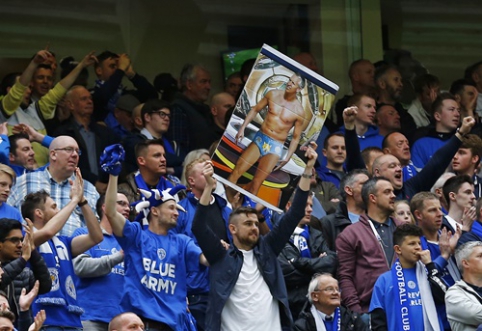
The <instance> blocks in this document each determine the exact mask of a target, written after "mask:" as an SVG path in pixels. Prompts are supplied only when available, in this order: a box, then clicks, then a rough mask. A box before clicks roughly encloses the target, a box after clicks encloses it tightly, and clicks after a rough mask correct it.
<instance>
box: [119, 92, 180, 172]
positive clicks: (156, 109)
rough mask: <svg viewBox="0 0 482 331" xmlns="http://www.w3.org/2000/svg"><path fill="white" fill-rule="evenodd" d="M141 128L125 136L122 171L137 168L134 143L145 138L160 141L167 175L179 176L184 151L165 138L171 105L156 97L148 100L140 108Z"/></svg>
mask: <svg viewBox="0 0 482 331" xmlns="http://www.w3.org/2000/svg"><path fill="white" fill-rule="evenodd" d="M141 116H142V129H141V131H140V133H138V134H131V135H129V136H127V137H126V138H125V139H124V140H123V142H122V144H123V146H124V149H125V151H126V161H125V162H124V168H125V169H124V171H125V172H127V173H130V172H133V171H136V170H137V164H136V157H135V148H136V145H137V144H138V143H140V142H142V141H144V140H146V139H158V140H161V141H162V145H163V146H164V150H165V158H166V162H167V169H166V170H167V175H172V176H175V177H180V176H181V174H182V163H183V160H184V156H185V154H184V151H183V150H182V148H181V146H180V145H179V144H178V143H177V142H174V141H171V140H170V139H168V138H167V136H166V133H167V131H168V129H169V126H170V123H171V117H172V113H171V107H170V106H169V104H167V103H166V102H165V101H161V100H158V99H150V100H148V101H147V102H146V103H145V104H144V106H143V107H142V110H141Z"/></svg>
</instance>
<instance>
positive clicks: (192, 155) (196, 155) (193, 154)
mask: <svg viewBox="0 0 482 331" xmlns="http://www.w3.org/2000/svg"><path fill="white" fill-rule="evenodd" d="M203 155H207V156H208V157H209V158H210V159H211V157H210V156H209V151H208V150H207V149H204V148H202V149H195V150H193V151H190V152H189V153H188V154H187V155H186V157H185V158H184V162H183V166H184V168H183V169H182V175H181V183H182V185H186V186H188V183H187V177H186V168H187V166H188V165H189V164H190V163H191V162H192V161H194V160H197V159H200V158H201V156H203Z"/></svg>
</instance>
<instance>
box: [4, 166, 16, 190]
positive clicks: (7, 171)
mask: <svg viewBox="0 0 482 331" xmlns="http://www.w3.org/2000/svg"><path fill="white" fill-rule="evenodd" d="M0 172H3V173H4V174H7V175H9V176H10V178H11V179H12V185H13V184H15V180H16V179H17V174H16V173H15V171H14V170H13V169H12V168H10V167H9V166H8V165H5V164H3V163H0Z"/></svg>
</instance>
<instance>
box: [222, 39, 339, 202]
mask: <svg viewBox="0 0 482 331" xmlns="http://www.w3.org/2000/svg"><path fill="white" fill-rule="evenodd" d="M337 91H338V86H337V85H335V84H333V83H332V82H330V81H329V80H327V79H325V78H323V77H322V76H320V75H319V74H317V73H315V72H313V71H311V70H310V69H308V68H306V67H304V66H302V65H300V64H298V63H297V62H295V61H294V60H292V59H290V58H289V57H287V56H285V55H284V54H282V53H280V52H278V51H276V50H275V49H273V48H271V47H270V46H267V45H264V46H263V48H262V49H261V51H260V53H259V55H258V57H257V59H256V62H255V64H254V67H253V69H252V71H251V74H250V76H249V78H248V80H247V82H246V85H245V87H244V91H243V93H242V94H241V97H240V98H239V100H238V102H237V103H236V107H235V110H234V113H233V116H232V117H231V120H230V121H229V123H228V125H227V129H226V131H225V132H224V135H223V137H222V140H221V142H220V143H219V145H218V147H217V149H216V151H215V153H214V155H213V163H214V167H215V173H216V178H217V179H218V180H219V181H220V182H222V183H223V184H224V185H225V187H226V194H227V196H228V199H229V200H230V201H231V200H232V199H233V198H234V196H235V195H236V194H237V192H240V193H241V194H243V195H247V196H249V197H250V198H251V199H253V200H255V201H257V202H260V203H262V204H263V205H265V206H267V207H269V208H272V209H275V210H279V208H283V207H284V204H285V203H286V201H287V199H288V198H289V196H290V195H291V192H292V191H293V189H294V187H295V186H296V183H297V181H298V179H299V176H301V175H302V173H303V169H304V160H303V155H304V152H303V147H304V146H306V145H307V144H309V143H310V142H312V141H316V139H317V137H318V135H319V132H320V131H321V128H322V126H323V123H324V121H325V119H326V116H327V115H328V112H329V110H330V108H331V106H332V104H333V101H334V99H335V94H336V92H337ZM238 196H239V195H238Z"/></svg>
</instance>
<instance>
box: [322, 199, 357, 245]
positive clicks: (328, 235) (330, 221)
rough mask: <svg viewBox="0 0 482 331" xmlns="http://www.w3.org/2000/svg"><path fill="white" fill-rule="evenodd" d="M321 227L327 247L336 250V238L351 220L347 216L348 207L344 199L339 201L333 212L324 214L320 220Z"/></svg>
mask: <svg viewBox="0 0 482 331" xmlns="http://www.w3.org/2000/svg"><path fill="white" fill-rule="evenodd" d="M320 223H321V227H322V229H323V237H324V238H325V240H326V243H327V245H328V248H329V249H330V250H332V251H336V244H335V242H336V238H337V237H338V235H339V234H340V233H341V232H342V231H343V230H345V228H346V227H347V226H348V225H351V224H352V223H351V221H350V219H349V218H348V209H347V207H346V202H345V201H340V203H339V204H338V207H337V208H336V211H335V213H334V214H330V215H326V216H325V217H323V218H322V219H321V220H320Z"/></svg>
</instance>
